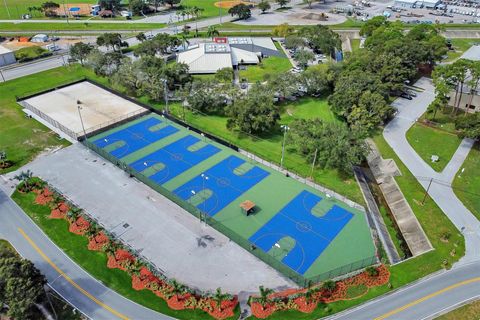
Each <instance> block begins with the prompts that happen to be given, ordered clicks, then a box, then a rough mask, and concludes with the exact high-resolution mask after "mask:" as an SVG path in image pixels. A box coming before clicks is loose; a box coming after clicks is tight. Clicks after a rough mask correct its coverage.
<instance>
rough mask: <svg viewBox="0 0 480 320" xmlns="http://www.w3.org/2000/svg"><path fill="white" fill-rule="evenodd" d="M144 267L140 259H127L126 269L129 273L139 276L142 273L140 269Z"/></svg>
mask: <svg viewBox="0 0 480 320" xmlns="http://www.w3.org/2000/svg"><path fill="white" fill-rule="evenodd" d="M142 267H143V265H142V263H141V262H140V261H138V259H135V260H133V261H132V260H127V262H126V263H125V269H126V270H127V272H128V274H129V275H135V276H137V277H138V276H139V275H140V269H141V268H142Z"/></svg>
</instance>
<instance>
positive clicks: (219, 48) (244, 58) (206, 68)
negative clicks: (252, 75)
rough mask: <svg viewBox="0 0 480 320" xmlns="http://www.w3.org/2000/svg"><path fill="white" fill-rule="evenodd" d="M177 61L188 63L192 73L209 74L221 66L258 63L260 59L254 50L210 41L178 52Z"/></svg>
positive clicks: (231, 66)
mask: <svg viewBox="0 0 480 320" xmlns="http://www.w3.org/2000/svg"><path fill="white" fill-rule="evenodd" d="M177 62H179V63H185V64H186V65H188V67H189V72H190V73H192V74H209V73H216V72H217V71H218V70H220V69H223V68H234V69H235V68H237V67H238V65H239V64H258V63H259V62H260V59H259V56H258V55H257V54H256V53H254V52H250V51H246V50H242V49H238V48H232V47H231V46H230V45H229V44H221V43H214V42H211V43H200V44H197V45H194V46H191V47H189V48H188V49H187V50H186V51H184V52H180V53H179V54H178V57H177Z"/></svg>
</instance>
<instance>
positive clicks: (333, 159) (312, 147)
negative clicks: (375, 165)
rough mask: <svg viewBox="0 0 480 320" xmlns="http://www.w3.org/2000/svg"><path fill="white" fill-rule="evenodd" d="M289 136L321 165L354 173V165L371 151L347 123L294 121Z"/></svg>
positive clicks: (309, 157)
mask: <svg viewBox="0 0 480 320" xmlns="http://www.w3.org/2000/svg"><path fill="white" fill-rule="evenodd" d="M290 128H291V130H290V132H291V134H290V137H291V141H292V144H293V146H294V147H295V148H296V150H297V151H298V152H299V153H300V154H302V155H303V156H305V158H306V160H307V161H308V162H313V160H314V158H315V155H317V157H316V159H315V160H316V165H317V166H319V167H320V168H322V169H323V168H333V169H337V170H338V171H339V172H340V173H341V174H345V175H351V172H352V166H354V165H358V164H360V163H361V162H362V161H363V160H364V159H365V157H366V155H367V153H368V147H367V145H366V143H365V141H364V140H363V138H362V137H361V136H360V135H359V134H358V133H357V132H355V131H351V130H349V129H348V127H347V126H346V125H343V124H335V123H324V122H322V121H321V120H320V119H313V120H304V119H301V120H295V121H294V122H292V123H291V124H290Z"/></svg>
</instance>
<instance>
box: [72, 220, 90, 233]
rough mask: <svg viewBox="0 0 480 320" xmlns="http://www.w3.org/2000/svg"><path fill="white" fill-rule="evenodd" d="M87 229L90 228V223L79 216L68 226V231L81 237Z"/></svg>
mask: <svg viewBox="0 0 480 320" xmlns="http://www.w3.org/2000/svg"><path fill="white" fill-rule="evenodd" d="M89 227H90V222H88V221H87V220H85V218H84V217H82V216H80V217H78V219H77V220H76V221H75V222H72V223H71V224H70V227H69V228H68V231H70V232H72V233H75V234H79V235H83V234H84V233H85V231H87V230H88V228H89Z"/></svg>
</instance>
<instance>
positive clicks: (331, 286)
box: [322, 280, 337, 292]
mask: <svg viewBox="0 0 480 320" xmlns="http://www.w3.org/2000/svg"><path fill="white" fill-rule="evenodd" d="M336 287H337V284H336V283H335V281H332V280H327V281H325V282H324V283H323V284H322V289H324V290H326V291H328V292H333V290H335V288H336Z"/></svg>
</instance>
